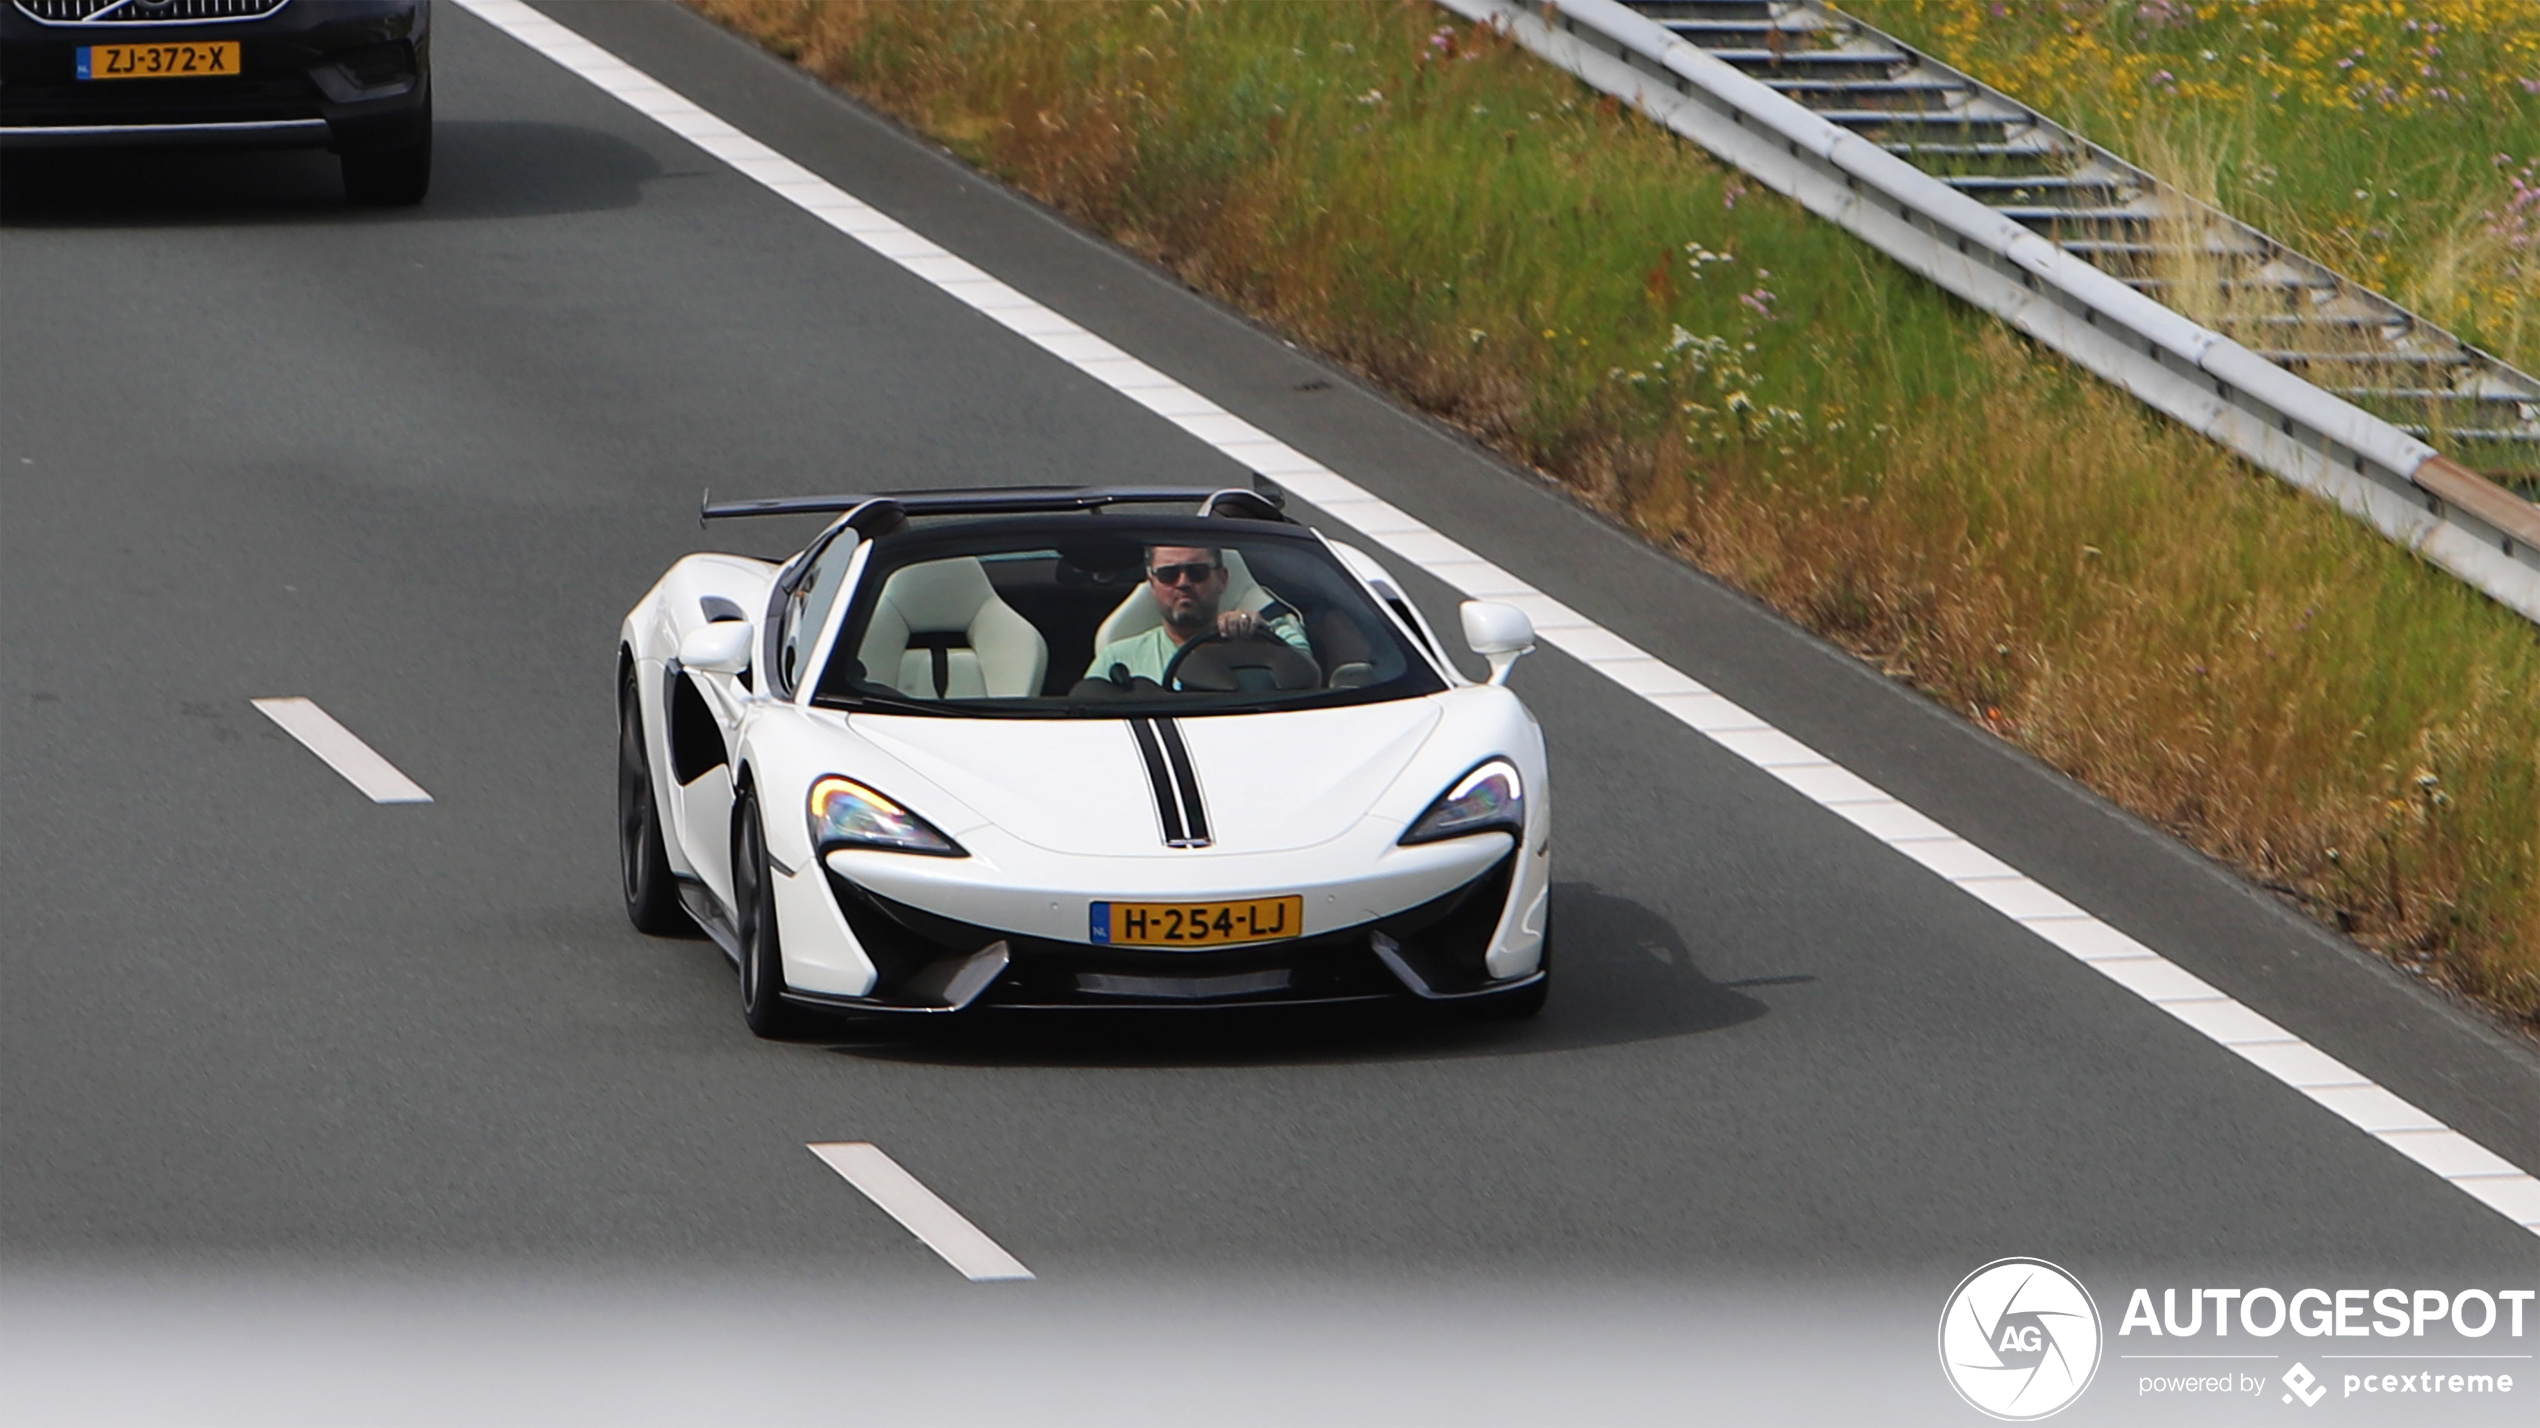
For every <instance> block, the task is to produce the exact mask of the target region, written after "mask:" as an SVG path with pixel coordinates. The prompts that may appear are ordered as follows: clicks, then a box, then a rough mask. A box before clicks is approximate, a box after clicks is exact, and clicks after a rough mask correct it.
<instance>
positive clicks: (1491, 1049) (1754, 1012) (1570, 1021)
mask: <svg viewBox="0 0 2540 1428" xmlns="http://www.w3.org/2000/svg"><path fill="white" fill-rule="evenodd" d="M1552 916H1553V926H1554V928H1555V929H1556V932H1555V937H1556V942H1555V952H1554V959H1555V960H1554V968H1555V970H1554V980H1553V990H1552V997H1551V1000H1550V1002H1549V1003H1548V1004H1547V1005H1546V1006H1545V1008H1544V1010H1543V1012H1542V1014H1541V1015H1540V1016H1537V1017H1535V1018H1533V1019H1531V1020H1527V1021H1517V1022H1475V1021H1459V1020H1455V1019H1452V1018H1450V1017H1443V1016H1437V1015H1432V1014H1429V1009H1427V1008H1422V1007H1418V1006H1411V1005H1399V1006H1396V1005H1387V1006H1364V1007H1360V1006H1345V1007H1333V1008H1328V1009H1326V1008H1261V1009H1256V1010H1250V1011H1246V1010H1241V1009H1235V1008H1227V1009H1215V1010H1199V1009H1192V1010H1187V1011H1184V1010H1174V1009H1166V1010H1141V1011H1127V1010H1123V1011H1081V1012H1080V1011H1069V1012H1006V1013H994V1012H989V1013H984V1014H983V1013H972V1014H968V1015H964V1016H961V1017H946V1018H925V1019H919V1018H907V1019H899V1018H894V1019H888V1020H881V1019H867V1020H859V1021H855V1022H851V1023H841V1024H838V1025H836V1026H832V1027H828V1028H824V1029H823V1030H822V1031H819V1032H814V1033H812V1034H811V1036H810V1037H808V1038H807V1039H808V1040H811V1041H815V1042H825V1043H827V1044H828V1045H829V1046H830V1049H831V1050H833V1051H835V1052H837V1053H839V1054H841V1055H846V1056H857V1057H866V1058H871V1059H874V1060H885V1061H903V1062H919V1063H934V1064H942V1065H961V1066H1112V1067H1137V1066H1157V1067H1169V1066H1228V1065H1277V1064H1311V1063H1348V1062H1375V1061H1431V1060H1438V1059H1441V1058H1451V1057H1467V1056H1529V1055H1539V1054H1542V1053H1545V1052H1556V1051H1574V1050H1580V1049H1584V1048H1589V1047H1597V1046H1613V1045H1620V1044H1624V1043H1630V1042H1642V1041H1657V1040H1664V1039H1668V1038H1673V1037H1682V1036H1699V1035H1702V1034H1705V1033H1708V1032H1714V1031H1721V1030H1725V1029H1726V1028H1729V1027H1733V1026H1738V1025H1742V1024H1744V1023H1746V1022H1750V1021H1753V1020H1755V1019H1756V1018H1758V1017H1761V1016H1763V1015H1765V1014H1766V1012H1767V1011H1769V1010H1770V1008H1768V1007H1767V1006H1766V1005H1765V1004H1764V1003H1763V1002H1761V1001H1758V1000H1756V999H1755V998H1754V997H1751V996H1748V995H1746V994H1745V993H1744V992H1743V991H1740V990H1738V989H1737V988H1736V987H1731V986H1725V985H1722V984H1720V983H1718V982H1714V981H1712V980H1711V979H1710V978H1708V977H1706V976H1704V975H1703V974H1702V971H1701V969H1700V967H1698V966H1697V965H1696V964H1695V960H1694V957H1693V954H1692V952H1691V951H1690V950H1689V949H1688V948H1687V946H1686V944H1685V940H1684V937H1683V935H1682V934H1681V933H1680V932H1678V930H1677V929H1676V927H1675V925H1674V924H1673V923H1671V922H1669V921H1668V920H1667V919H1666V918H1665V917H1662V916H1660V915H1659V914H1658V913H1656V912H1653V911H1651V910H1650V909H1649V908H1647V907H1644V906H1642V905H1641V904H1640V903H1638V902H1635V901H1633V900H1631V899H1630V898H1626V897H1620V896H1617V895H1615V894H1612V893H1608V892H1604V891H1602V890H1600V889H1599V888H1597V887H1596V886H1595V885H1594V884H1592V883H1556V884H1555V885H1554V886H1553V890H1552ZM1806 980H1809V979H1808V978H1805V977H1793V978H1786V979H1785V978H1771V979H1766V983H1776V984H1777V983H1782V982H1798V981H1806ZM1763 984H1765V983H1759V982H1754V981H1749V982H1745V983H1742V984H1740V985H1743V986H1756V985H1763Z"/></svg>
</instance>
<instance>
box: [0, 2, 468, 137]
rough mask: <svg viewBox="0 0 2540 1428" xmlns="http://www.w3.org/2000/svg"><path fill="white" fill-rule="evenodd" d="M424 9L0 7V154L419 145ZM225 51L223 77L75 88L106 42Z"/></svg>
mask: <svg viewBox="0 0 2540 1428" xmlns="http://www.w3.org/2000/svg"><path fill="white" fill-rule="evenodd" d="M428 14H429V11H428V10H427V9H425V8H424V7H423V6H422V5H420V4H418V3H416V0H329V3H324V4H313V3H308V0H298V3H293V4H287V5H284V6H283V7H282V9H281V10H279V11H278V12H276V13H274V14H272V15H268V16H265V17H263V18H260V19H253V20H240V21H235V22H225V23H211V24H186V25H152V24H144V23H134V22H124V23H110V24H84V25H43V24H39V23H37V22H36V21H35V20H33V19H32V18H30V17H28V16H27V15H26V14H25V13H23V12H22V11H20V10H19V9H18V8H17V7H16V6H15V5H13V4H9V3H7V0H0V146H4V147H6V148H9V149H13V150H14V149H56V148H88V147H97V146H126V145H130V146H152V147H157V146H168V145H184V146H198V147H199V146H210V147H219V148H298V147H308V148H318V147H326V148H333V149H336V150H338V151H339V152H340V151H346V150H359V149H393V148H401V147H407V146H410V145H413V144H416V143H419V142H421V141H422V138H423V126H424V125H425V123H426V122H427V121H428V119H429V115H430V102H431V93H432V69H431V44H430V36H429V25H428V23H427V16H428ZM224 40H225V41H235V42H236V43H237V44H238V45H239V47H240V51H239V53H240V66H239V73H238V74H237V75H235V76H227V75H224V76H219V77H212V78H190V79H118V80H82V79H80V78H78V59H77V57H78V52H79V50H80V49H81V48H82V47H84V46H93V45H107V44H154V43H201V42H211V41H224Z"/></svg>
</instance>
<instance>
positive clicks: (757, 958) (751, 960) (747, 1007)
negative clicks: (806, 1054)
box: [732, 793, 804, 1039]
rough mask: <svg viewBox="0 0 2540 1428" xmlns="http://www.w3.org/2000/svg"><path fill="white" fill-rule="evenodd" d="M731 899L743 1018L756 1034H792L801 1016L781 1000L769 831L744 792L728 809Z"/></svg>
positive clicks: (753, 801)
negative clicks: (738, 937) (738, 957)
mask: <svg viewBox="0 0 2540 1428" xmlns="http://www.w3.org/2000/svg"><path fill="white" fill-rule="evenodd" d="M732 902H733V908H732V914H733V919H734V921H735V922H736V923H737V924H738V926H737V927H736V928H735V929H734V930H735V931H737V932H738V933H739V934H740V943H741V1019H742V1020H744V1021H746V1022H748V1023H749V1024H750V1030H752V1031H754V1032H757V1033H758V1034H759V1035H760V1036H763V1037H768V1038H770V1039H778V1038H783V1037H787V1036H791V1035H793V1034H794V1033H796V1032H799V1031H801V1030H802V1028H803V1023H804V1017H803V1014H802V1012H801V1011H800V1010H799V1009H797V1008H795V1007H793V1006H791V1005H789V1004H787V1002H786V1001H785V953H784V944H783V942H782V941H781V940H780V938H779V936H778V932H777V926H776V885H775V880H774V879H773V877H772V876H771V875H770V871H769V868H768V865H767V834H766V833H765V832H764V831H763V830H762V829H761V828H760V826H759V818H758V799H757V798H756V797H755V796H753V795H751V794H747V793H744V794H743V795H741V801H740V803H739V805H738V806H736V807H735V808H734V809H733V810H732Z"/></svg>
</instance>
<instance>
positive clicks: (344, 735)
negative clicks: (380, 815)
mask: <svg viewBox="0 0 2540 1428" xmlns="http://www.w3.org/2000/svg"><path fill="white" fill-rule="evenodd" d="M249 702H250V703H252V704H254V705H255V706H256V707H257V708H258V709H261V710H263V711H264V715H265V717H266V718H268V719H271V720H272V721H273V722H275V723H277V724H279V725H281V726H282V727H283V730H284V732H286V733H288V734H290V736H291V737H292V738H295V739H297V740H299V741H300V742H301V743H303V744H306V745H308V747H309V752H310V753H313V754H315V755H317V756H318V757H319V758H321V759H324V760H326V764H327V767H329V768H331V769H333V770H335V771H336V772H337V773H340V774H342V775H343V776H344V780H345V782H347V783H350V784H351V785H352V786H353V787H355V788H358V789H360V790H361V791H362V792H363V793H364V794H365V795H367V796H368V797H369V798H370V801H371V802H373V803H430V802H431V801H432V795H431V794H428V793H426V792H424V791H423V785H421V784H419V783H416V782H415V781H414V780H413V779H410V778H408V777H406V776H405V775H404V774H402V773H400V772H398V771H397V766H396V765H395V764H392V763H390V762H388V761H387V760H386V759H383V758H381V757H380V756H379V751H378V750H377V749H374V748H372V747H371V746H370V745H368V744H365V743H363V742H362V741H361V739H360V738H358V737H357V736H355V735H354V733H353V731H352V730H350V729H347V728H345V727H344V726H343V725H341V724H338V723H336V722H335V716H334V715H332V714H329V713H327V712H326V711H325V710H323V709H320V708H319V707H317V704H316V702H315V701H314V700H308V699H302V698H300V697H299V696H297V695H293V696H292V697H291V698H288V699H256V700H251V701H249Z"/></svg>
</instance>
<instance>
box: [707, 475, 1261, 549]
mask: <svg viewBox="0 0 2540 1428" xmlns="http://www.w3.org/2000/svg"><path fill="white" fill-rule="evenodd" d="M1287 503H1288V497H1287V493H1286V492H1285V491H1282V490H1280V489H1279V487H1278V486H1277V485H1276V484H1275V483H1273V482H1271V481H1270V480H1269V479H1268V478H1266V477H1261V476H1255V477H1253V478H1252V486H1251V488H1250V489H1246V488H1244V487H1240V486H1230V487H1215V486H984V487H976V488H972V489H970V490H951V491H942V490H937V491H880V492H875V493H873V494H872V495H864V496H771V497H766V498H763V499H760V500H752V501H716V500H712V499H702V500H700V501H699V503H698V506H697V523H698V524H699V525H703V524H705V523H706V522H707V521H723V520H734V519H738V518H740V517H743V516H815V515H836V514H839V513H840V512H847V511H853V512H857V513H858V514H857V515H856V516H855V517H854V518H852V523H853V524H854V525H855V527H856V529H857V530H859V531H862V532H863V533H864V534H865V535H867V536H868V537H869V536H877V535H885V534H888V533H889V532H890V531H893V530H896V529H898V528H899V526H900V525H901V524H902V523H903V522H904V521H906V520H907V519H908V518H910V517H912V516H1024V515H1051V514H1058V513H1062V512H1067V511H1086V512H1098V511H1100V510H1102V509H1103V508H1104V507H1106V506H1132V505H1142V506H1187V507H1190V508H1192V509H1193V511H1194V513H1195V514H1198V515H1203V516H1231V517H1235V518H1238V519H1243V520H1256V521H1287V520H1289V519H1290V518H1289V517H1288V516H1287V514H1286V513H1285V508H1286V506H1287Z"/></svg>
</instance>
